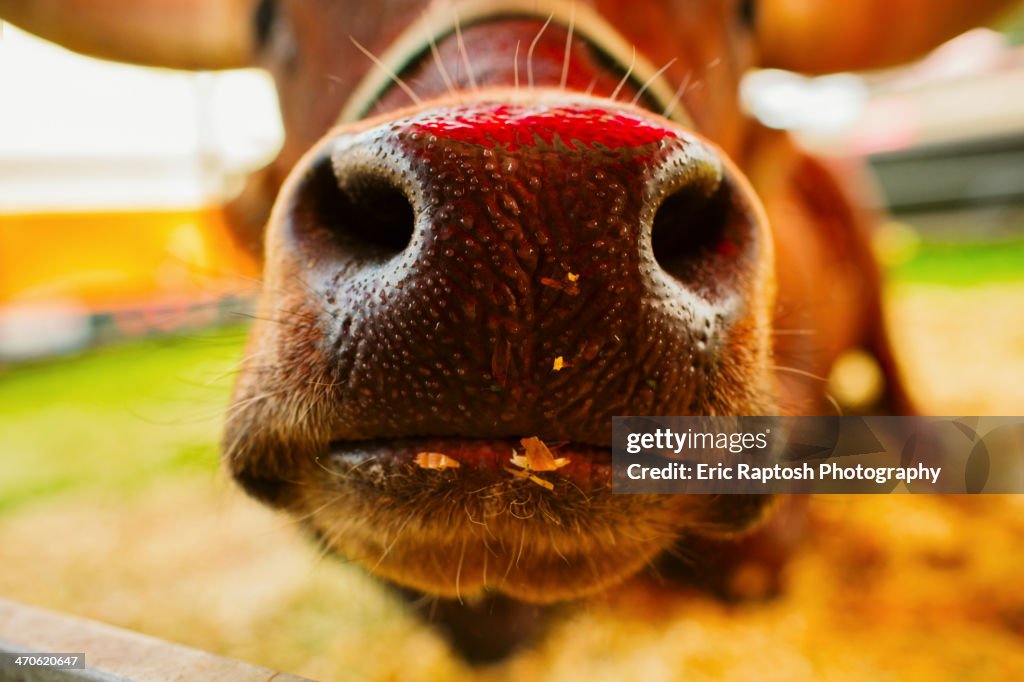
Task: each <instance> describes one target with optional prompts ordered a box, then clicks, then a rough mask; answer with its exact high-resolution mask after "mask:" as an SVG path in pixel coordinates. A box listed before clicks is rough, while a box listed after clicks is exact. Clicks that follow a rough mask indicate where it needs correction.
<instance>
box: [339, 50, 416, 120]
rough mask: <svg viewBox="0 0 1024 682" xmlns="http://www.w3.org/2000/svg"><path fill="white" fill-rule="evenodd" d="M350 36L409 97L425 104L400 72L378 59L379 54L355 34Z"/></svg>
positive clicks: (414, 101)
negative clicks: (368, 47)
mask: <svg viewBox="0 0 1024 682" xmlns="http://www.w3.org/2000/svg"><path fill="white" fill-rule="evenodd" d="M348 38H349V40H351V41H352V44H353V45H355V46H356V47H357V48H358V49H359V51H360V52H362V53H363V54H365V55H366V56H367V57H369V58H370V60H371V61H373V63H374V64H376V65H377V66H378V67H379V68H380V69H381V70H382V71H383V72H384V73H386V74H387V75H388V76H389V77H390V78H391V80H392V81H393V82H394V83H395V85H397V86H398V87H400V88H401V89H402V92H404V93H405V94H406V95H408V96H409V99H411V100H412V101H413V103H414V104H423V100H421V99H420V97H419V95H417V94H416V93H415V92H413V89H412V88H410V87H409V86H408V84H406V82H405V81H404V80H402V79H401V78H399V77H398V74H396V73H395V72H394V71H392V70H391V69H389V68H388V67H387V66H386V65H385V64H384V62H382V61H381V60H380V59H378V58H377V55H375V54H373V53H372V52H370V51H369V50H367V49H366V48H365V47H363V46H362V45H361V44H360V43H359V41H358V40H356V39H355V36H349V37H348ZM377 103H378V104H379V103H380V101H379V100H378V102H377Z"/></svg>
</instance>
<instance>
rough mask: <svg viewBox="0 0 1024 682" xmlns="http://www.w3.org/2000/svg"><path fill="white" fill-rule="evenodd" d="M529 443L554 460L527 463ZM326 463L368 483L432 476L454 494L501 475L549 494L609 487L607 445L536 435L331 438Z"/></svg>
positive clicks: (339, 471)
mask: <svg viewBox="0 0 1024 682" xmlns="http://www.w3.org/2000/svg"><path fill="white" fill-rule="evenodd" d="M529 441H533V443H537V446H536V447H538V448H541V449H542V450H544V451H547V452H549V453H550V455H551V457H552V458H554V459H556V460H557V464H556V465H554V466H551V467H549V468H544V466H543V465H540V466H541V468H540V469H538V465H536V464H534V465H532V466H531V464H530V462H529V461H528V456H527V448H528V446H532V445H533V443H530V442H529ZM324 464H325V466H326V468H327V469H328V470H329V472H334V473H337V474H339V475H342V476H345V477H347V478H349V479H350V480H360V481H362V482H364V483H366V484H369V485H373V484H375V483H376V482H380V481H385V480H387V479H388V478H390V477H392V476H422V477H423V478H425V479H429V478H430V477H434V478H436V479H437V480H438V481H439V482H442V483H443V484H445V485H447V486H448V487H449V489H450V490H451V491H452V492H454V493H456V494H458V493H459V492H460V490H461V491H462V492H464V491H465V490H476V489H479V488H480V487H481V486H490V485H494V484H496V483H498V482H501V481H502V480H503V479H504V480H505V481H506V482H511V483H516V484H519V483H522V482H523V481H526V482H528V483H532V484H533V485H536V486H540V487H541V488H543V489H547V490H551V491H552V492H555V491H556V490H562V489H564V488H566V487H568V486H571V487H573V488H575V489H576V490H578V491H579V492H581V493H585V494H590V493H597V492H602V491H607V490H609V489H610V488H611V449H610V448H604V447H597V446H593V445H583V444H579V443H571V442H561V443H552V444H550V446H549V445H548V444H546V443H544V442H543V441H542V440H541V439H538V438H536V437H535V436H530V437H524V438H448V437H446V438H437V437H427V438H402V439H385V440H368V441H334V442H332V443H330V445H329V446H328V449H327V454H326V456H325V457H324ZM420 471H423V472H425V473H423V474H420V473H419V472H420ZM555 494H557V492H555Z"/></svg>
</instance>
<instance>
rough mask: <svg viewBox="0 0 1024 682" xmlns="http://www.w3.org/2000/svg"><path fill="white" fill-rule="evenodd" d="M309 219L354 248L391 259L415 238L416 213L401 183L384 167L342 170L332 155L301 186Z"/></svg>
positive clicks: (346, 245) (318, 165) (338, 241)
mask: <svg viewBox="0 0 1024 682" xmlns="http://www.w3.org/2000/svg"><path fill="white" fill-rule="evenodd" d="M299 204H300V205H304V207H305V208H306V210H307V211H308V213H307V215H306V219H305V220H304V221H303V222H304V223H306V224H312V225H313V226H315V228H316V229H317V230H318V231H320V230H324V231H326V232H328V233H329V234H330V236H331V237H332V239H333V241H335V243H338V244H339V245H341V246H343V247H344V248H345V249H346V251H348V252H351V253H363V254H364V255H365V256H367V257H377V258H390V257H392V256H395V255H398V254H399V253H401V252H402V251H404V250H405V249H406V247H408V246H409V244H410V242H411V241H412V237H413V231H414V228H415V223H416V218H415V213H414V211H413V207H412V204H411V203H410V201H409V198H408V196H407V195H406V193H405V191H404V190H403V189H402V188H401V187H400V186H399V185H398V183H397V182H396V181H395V180H394V179H392V178H391V177H389V176H388V175H386V174H385V173H384V172H382V171H378V170H376V169H373V168H355V169H351V170H347V171H345V172H343V173H342V172H338V171H336V169H335V168H334V167H332V164H331V161H330V159H329V158H324V159H321V160H320V161H318V162H317V163H315V164H314V166H313V167H312V169H311V170H310V174H309V175H308V176H307V178H306V181H305V182H304V183H303V186H302V188H301V189H300V197H299Z"/></svg>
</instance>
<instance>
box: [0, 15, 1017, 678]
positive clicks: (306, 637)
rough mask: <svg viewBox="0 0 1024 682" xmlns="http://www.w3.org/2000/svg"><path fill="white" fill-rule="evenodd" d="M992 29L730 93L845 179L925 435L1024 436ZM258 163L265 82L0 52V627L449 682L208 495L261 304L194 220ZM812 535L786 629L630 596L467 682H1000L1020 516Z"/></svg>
mask: <svg viewBox="0 0 1024 682" xmlns="http://www.w3.org/2000/svg"><path fill="white" fill-rule="evenodd" d="M1001 28H1002V30H1000V31H996V30H977V31H973V32H971V33H968V34H966V35H964V36H961V37H960V38H958V39H956V40H954V41H952V42H950V43H948V44H946V45H945V46H943V47H942V48H940V49H939V50H938V51H936V52H935V53H934V54H932V55H931V56H929V57H928V58H927V59H925V60H924V61H922V62H920V63H918V64H915V65H912V66H909V67H906V68H903V69H900V70H897V71H892V72H884V73H874V74H870V75H853V74H840V75H834V76H827V77H818V78H806V77H803V76H799V75H796V74H792V73H787V72H780V71H761V72H757V73H754V74H751V75H750V76H749V77H748V79H747V80H746V82H745V84H744V88H743V98H744V101H745V103H746V105H747V106H748V108H749V109H750V110H751V112H753V113H754V114H755V115H756V116H758V117H759V118H760V119H761V120H762V121H763V122H764V123H765V124H767V125H769V126H771V127H777V128H784V129H789V130H793V131H794V132H795V133H796V134H797V135H798V136H799V138H800V140H801V141H802V143H803V144H805V145H806V146H808V147H810V148H812V149H814V150H817V151H821V152H823V153H828V154H835V155H839V156H849V155H858V156H860V155H862V156H866V157H867V158H868V159H869V161H870V164H871V166H872V167H873V169H874V171H875V174H876V177H877V180H878V183H879V193H878V196H879V208H882V209H885V210H887V211H888V212H889V215H890V216H891V217H890V219H889V220H888V221H887V222H886V224H885V225H884V227H883V228H882V229H881V230H880V231H879V233H878V235H877V238H876V247H877V248H876V250H877V253H878V255H879V258H880V260H881V262H882V263H883V264H884V266H885V268H886V304H887V315H888V318H889V321H890V324H891V325H892V335H893V339H894V342H895V344H896V350H897V355H898V358H899V360H900V362H901V364H902V366H903V367H904V369H905V371H906V373H907V376H908V380H909V384H910V386H911V388H912V391H913V393H914V397H915V398H916V399H917V401H918V402H919V404H920V405H921V408H922V410H923V411H924V412H925V413H928V414H948V415H955V414H999V415H1021V414H1024V45H1022V43H1024V17H1017V18H1016V19H1015V20H1011V21H1010V22H1009V23H1008V24H1007V25H1006V26H1004V27H1001ZM280 144H281V126H280V121H279V119H278V114H277V109H276V101H275V95H274V92H273V88H272V84H271V83H270V81H269V80H268V79H267V78H266V77H265V76H264V75H263V74H262V73H260V72H256V71H239V72H225V73H217V74H211V73H202V74H183V73H178V72H170V71H160V70H152V69H142V68H137V67H129V66H122V65H115V64H110V63H105V62H100V61H95V60H90V59H87V58H83V57H79V56H76V55H73V54H71V53H69V52H66V51H64V50H62V49H60V48H57V47H55V46H53V45H50V44H46V43H43V42H41V41H39V40H37V39H34V38H32V37H30V36H27V35H25V34H23V33H21V32H19V31H17V30H15V29H13V28H12V27H10V26H5V27H3V34H2V39H0V597H3V598H9V599H15V600H18V601H22V602H25V603H30V604H36V605H40V606H44V607H47V608H51V609H55V610H59V611H62V612H67V613H74V614H79V615H84V616H87V617H90V618H95V619H98V620H102V621H105V622H110V623H114V624H116V625H119V626H122V627H127V628H131V629H135V630H138V631H142V632H146V633H149V634H153V635H156V636H159V637H164V638H167V639H171V640H173V641H178V642H183V643H186V644H190V645H192V646H197V647H201V648H204V649H207V650H211V651H215V652H217V653H222V654H225V655H229V656H234V657H238V658H242V659H245V660H249V661H253V662H256V663H260V664H264V665H267V666H270V667H274V668H278V669H282V670H285V671H288V672H295V673H300V674H304V675H309V676H313V677H319V678H323V679H334V678H339V677H344V678H345V679H361V678H371V679H393V678H401V679H408V678H420V679H470V678H475V677H476V676H477V675H478V674H480V673H477V672H473V671H470V670H468V669H466V668H464V667H463V666H462V664H460V663H459V662H457V661H455V660H453V659H451V657H450V656H449V655H448V653H447V650H446V648H445V645H444V643H443V642H442V641H441V640H440V639H439V638H438V637H437V635H436V634H435V633H433V632H432V631H429V630H426V629H424V628H422V627H421V626H420V625H419V623H418V622H417V621H416V619H415V618H413V617H412V616H410V615H409V614H407V613H406V612H405V611H404V610H403V608H402V607H401V605H400V604H399V603H398V601H397V600H396V599H395V597H394V596H393V595H391V594H390V593H389V592H387V591H386V590H383V589H381V588H380V586H379V585H377V584H376V583H375V582H374V581H372V580H370V579H368V578H366V577H365V576H364V575H363V574H362V572H360V571H359V570H356V569H354V568H352V567H350V566H347V565H345V564H343V563H342V562H339V561H337V560H333V559H331V560H326V561H320V557H318V556H317V555H316V551H315V549H314V548H313V546H312V543H308V542H306V541H305V540H303V539H302V538H300V537H299V536H298V534H297V533H295V531H294V530H293V529H292V527H291V526H290V524H289V523H288V522H287V521H285V520H284V519H283V518H281V517H277V516H275V515H273V514H272V513H271V512H269V511H266V510H264V509H262V508H260V507H258V506H257V505H255V504H254V503H250V502H249V501H247V500H245V499H244V498H243V497H242V496H241V495H240V494H239V493H237V492H236V491H234V489H233V488H232V487H231V486H230V484H228V483H227V482H226V481H225V480H223V477H222V476H221V474H220V473H219V471H218V461H217V460H218V455H217V445H216V444H217V439H218V437H219V430H220V426H221V424H222V420H223V414H224V411H225V409H226V406H227V399H228V392H229V390H230V386H231V382H232V378H233V374H234V368H235V365H236V363H237V362H238V360H239V358H240V357H241V354H242V345H243V342H244V338H245V332H246V320H247V315H248V314H249V311H250V310H251V305H252V300H253V296H254V293H255V290H256V288H257V286H258V285H257V282H258V277H259V269H258V265H257V264H256V263H254V262H253V261H252V259H251V258H250V257H249V256H248V255H246V254H245V253H244V252H243V251H241V250H239V249H238V248H237V247H236V246H235V244H234V243H233V242H232V240H231V238H230V236H229V234H228V232H227V229H226V227H225V219H224V217H223V215H222V213H221V208H220V207H221V206H222V205H223V203H224V202H225V201H226V200H228V199H230V198H231V197H232V196H234V195H235V194H236V193H237V192H238V191H239V189H240V187H241V183H242V180H243V179H244V177H245V176H246V174H247V173H249V172H251V171H252V170H254V169H256V168H259V167H260V166H262V165H263V164H265V163H266V162H267V161H268V160H269V159H271V158H272V157H273V156H274V154H275V153H276V151H277V148H278V146H279V145H280ZM808 523H809V524H810V525H811V526H812V528H813V529H815V530H817V531H819V532H813V533H809V534H808V537H810V538H812V539H810V540H808V541H806V542H805V544H804V545H803V546H802V549H801V550H800V552H799V553H798V556H797V558H796V559H795V560H794V561H793V562H792V564H791V565H790V567H789V568H788V569H787V571H788V574H787V583H788V585H789V586H790V588H789V589H788V590H787V591H786V593H785V595H784V596H783V597H781V598H778V599H775V600H769V601H768V602H757V603H752V604H745V605H727V604H721V603H718V602H715V601H713V600H710V599H708V598H707V597H705V596H701V595H697V594H684V595H681V598H680V599H679V600H675V601H672V600H669V601H665V600H664V599H663V598H662V597H658V598H655V597H653V596H651V595H647V594H646V593H645V592H644V591H643V589H642V588H641V587H631V586H626V587H625V588H624V589H623V590H620V591H618V592H617V593H616V595H614V596H609V597H607V598H605V599H604V600H603V601H600V602H595V603H593V604H588V605H587V606H586V607H585V608H583V609H581V610H580V612H579V613H576V614H574V615H572V616H571V617H569V618H568V619H567V620H565V621H564V622H560V623H559V624H558V625H556V626H554V630H555V631H554V633H553V636H552V637H550V638H549V639H548V640H546V643H545V644H544V645H543V647H541V648H540V649H539V650H537V651H535V652H533V653H532V654H531V655H529V656H526V657H522V658H520V659H517V660H516V661H514V662H512V663H509V664H506V665H504V666H502V667H499V668H496V669H493V670H490V671H489V672H488V673H487V674H488V675H491V676H494V677H497V678H508V679H512V678H513V677H522V676H523V675H527V676H529V677H530V678H531V679H542V678H543V679H570V678H577V677H586V678H587V679H590V680H599V679H628V678H632V679H636V678H638V677H639V676H640V675H642V676H643V678H644V679H671V678H673V677H674V676H676V675H678V674H679V671H680V670H685V671H687V674H688V676H689V679H718V678H721V677H737V678H743V679H769V678H771V677H772V676H773V675H775V674H776V673H775V672H773V671H778V677H779V678H780V679H793V678H794V677H798V678H799V677H817V678H822V679H864V678H868V679H879V678H881V677H882V676H883V674H885V675H888V672H887V671H892V670H893V669H894V668H893V666H895V670H896V671H897V672H896V673H895V674H894V675H893V679H912V678H916V679H939V678H943V677H948V678H950V679H957V680H962V679H985V680H987V679H1020V678H1021V677H1022V676H1024V653H1022V652H1024V568H1021V566H1024V561H1021V560H1022V559H1024V554H1022V547H1024V502H1022V500H1021V499H1019V498H1016V497H1003V498H976V499H970V500H968V499H960V500H942V499H937V498H932V499H928V498H919V499H917V498H915V499H911V498H908V497H900V496H896V497H886V498H884V499H868V498H857V499H846V498H843V499H839V498H836V499H831V498H830V499H828V500H824V501H820V502H818V503H816V504H815V505H814V510H813V512H812V515H811V519H810V521H808ZM979 547H984V548H985V549H984V551H979V549H978V548H979ZM937 643H941V646H940V647H939V648H937ZM894 661H899V664H898V665H897V664H895V663H894ZM339 670H344V671H346V674H345V675H344V676H342V675H339V673H338V671H339Z"/></svg>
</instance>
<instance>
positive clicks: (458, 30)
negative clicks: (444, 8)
mask: <svg viewBox="0 0 1024 682" xmlns="http://www.w3.org/2000/svg"><path fill="white" fill-rule="evenodd" d="M452 11H453V12H455V40H456V42H458V44H459V54H461V55H462V63H463V64H465V65H466V78H468V79H469V87H471V88H473V89H474V90H476V89H477V87H476V74H474V73H473V65H472V64H470V62H469V52H468V51H467V50H466V41H464V40H463V39H462V19H461V17H459V10H458V8H457V7H455V6H454V5H453V6H452Z"/></svg>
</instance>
